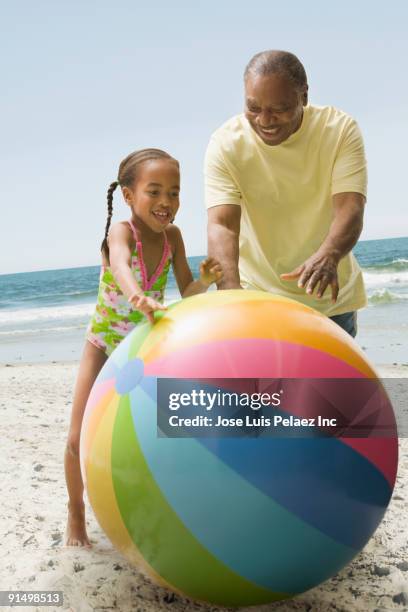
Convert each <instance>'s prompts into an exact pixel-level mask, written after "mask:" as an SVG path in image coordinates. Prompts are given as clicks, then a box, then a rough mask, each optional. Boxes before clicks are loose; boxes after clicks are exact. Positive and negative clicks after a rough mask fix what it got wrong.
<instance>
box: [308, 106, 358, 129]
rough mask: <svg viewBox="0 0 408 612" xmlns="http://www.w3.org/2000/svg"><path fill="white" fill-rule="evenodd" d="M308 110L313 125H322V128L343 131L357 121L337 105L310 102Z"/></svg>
mask: <svg viewBox="0 0 408 612" xmlns="http://www.w3.org/2000/svg"><path fill="white" fill-rule="evenodd" d="M307 112H308V116H309V123H310V126H311V127H317V126H320V127H321V128H322V129H328V130H332V131H337V130H339V131H342V130H344V129H345V128H347V127H349V126H350V125H353V124H355V123H356V121H355V119H354V118H353V117H352V116H351V115H349V114H348V113H346V112H345V111H343V110H340V109H339V108H337V107H335V106H318V105H316V104H309V106H308V107H307Z"/></svg>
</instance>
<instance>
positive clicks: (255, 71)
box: [244, 50, 307, 89]
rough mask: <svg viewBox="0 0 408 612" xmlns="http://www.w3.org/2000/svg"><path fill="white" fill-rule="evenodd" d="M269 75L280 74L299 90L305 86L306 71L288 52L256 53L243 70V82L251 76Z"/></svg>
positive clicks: (270, 51)
mask: <svg viewBox="0 0 408 612" xmlns="http://www.w3.org/2000/svg"><path fill="white" fill-rule="evenodd" d="M269 74H281V75H283V76H285V77H286V78H287V79H289V80H290V81H291V82H292V83H293V84H294V85H295V86H296V87H298V88H299V89H303V88H304V87H305V86H307V76H306V71H305V69H304V67H303V64H302V62H301V61H300V60H299V59H298V58H297V57H296V55H294V54H293V53H289V51H279V50H269V51H261V52H260V53H257V54H256V55H254V57H253V58H252V59H251V60H250V61H249V63H248V65H247V67H246V68H245V72H244V80H245V81H247V79H248V78H249V77H252V76H266V75H269Z"/></svg>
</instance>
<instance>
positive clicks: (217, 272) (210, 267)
mask: <svg viewBox="0 0 408 612" xmlns="http://www.w3.org/2000/svg"><path fill="white" fill-rule="evenodd" d="M222 277H223V272H222V268H221V264H220V263H219V261H218V260H217V259H215V257H207V259H204V261H202V262H201V264H200V281H201V282H202V283H203V285H206V286H207V287H209V286H210V285H212V283H218V281H220V280H221V279H222Z"/></svg>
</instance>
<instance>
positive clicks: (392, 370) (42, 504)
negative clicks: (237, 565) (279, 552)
mask: <svg viewBox="0 0 408 612" xmlns="http://www.w3.org/2000/svg"><path fill="white" fill-rule="evenodd" d="M77 367H78V364H77V363H52V364H37V365H18V366H2V367H0V416H1V424H2V438H1V440H2V443H1V455H0V476H1V483H2V505H1V524H0V538H1V539H0V541H1V553H0V559H1V561H0V576H1V578H0V587H1V589H2V590H17V589H24V590H38V589H47V590H62V591H63V593H64V605H63V607H62V608H44V607H43V608H37V607H31V608H23V609H26V610H27V609H30V610H40V609H41V610H52V609H55V610H61V609H64V610H73V611H75V612H88V611H91V610H94V611H97V612H102V611H104V610H120V611H121V612H128V611H129V612H130V611H134V612H137V611H138V612H151V611H162V610H167V611H171V612H180V611H181V610H185V611H190V610H191V611H193V610H197V611H200V612H209V611H210V610H211V611H212V612H215V611H216V610H221V609H223V610H225V608H217V607H214V606H206V605H204V604H198V603H194V602H192V601H189V600H187V599H183V598H181V597H179V596H176V598H175V599H174V601H172V602H167V601H166V594H167V592H166V591H165V590H163V589H162V588H159V587H157V586H155V585H154V584H152V583H151V582H150V581H149V580H148V579H146V578H145V577H144V576H143V575H141V574H140V573H139V572H138V570H137V569H135V568H133V567H131V566H129V565H128V563H127V562H126V560H125V559H124V558H123V557H122V556H121V555H120V554H119V553H117V552H116V551H115V550H113V548H112V546H111V544H110V543H109V541H108V540H107V539H106V537H105V536H104V534H103V533H102V531H101V529H100V528H99V526H98V524H97V522H96V520H95V518H94V516H93V514H92V511H91V510H90V509H89V508H88V530H89V531H88V532H89V534H90V537H91V539H92V541H93V543H94V544H93V548H92V550H86V549H74V548H64V547H63V541H62V540H63V534H64V530H65V518H66V501H67V499H66V490H65V481H64V472H63V452H64V445H65V439H66V432H67V427H68V422H69V416H70V409H71V395H72V389H73V384H74V379H75V375H76V371H77ZM380 372H381V375H382V376H384V377H407V376H408V367H403V366H398V367H391V366H386V367H383V368H380ZM407 483H408V440H407V439H403V440H401V442H400V465H399V473H398V478H397V483H396V487H395V491H394V495H393V498H392V501H391V504H390V506H389V509H388V510H387V513H386V515H385V518H384V520H383V522H382V524H381V525H380V527H379V528H378V530H377V532H376V533H375V535H374V537H373V538H372V539H371V540H370V542H369V543H368V544H367V546H366V547H365V549H364V550H363V551H362V552H361V553H360V554H359V555H358V556H357V557H356V558H355V559H354V561H353V562H352V563H351V564H350V565H348V566H347V567H346V568H344V569H343V570H342V571H341V572H340V573H339V574H338V575H336V576H335V577H334V578H332V579H331V580H329V581H327V582H325V583H324V584H323V585H321V586H319V587H317V588H315V589H313V590H311V591H309V592H307V593H305V594H303V595H301V596H299V597H297V598H295V599H293V600H291V601H289V602H282V603H278V604H270V605H266V606H258V607H253V608H246V610H249V609H250V610H252V611H255V610H256V611H259V612H261V611H262V612H265V611H267V610H268V611H269V610H270V611H272V610H278V611H279V612H283V611H285V612H286V611H288V612H289V611H292V610H302V611H310V612H328V611H331V610H336V611H342V612H357V611H358V612H360V611H361V612H369V611H370V612H371V611H378V612H380V611H388V610H400V611H403V610H408V529H407V508H408V488H407ZM3 609H5V610H6V609H8V608H3ZM10 609H11V608H10ZM241 610H243V609H241Z"/></svg>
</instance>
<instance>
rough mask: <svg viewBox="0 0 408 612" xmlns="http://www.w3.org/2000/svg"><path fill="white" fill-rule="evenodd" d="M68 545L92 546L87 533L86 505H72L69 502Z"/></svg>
mask: <svg viewBox="0 0 408 612" xmlns="http://www.w3.org/2000/svg"><path fill="white" fill-rule="evenodd" d="M65 537H66V542H65V544H66V546H91V542H90V540H89V538H88V535H87V533H86V526H85V506H84V505H83V504H82V505H81V506H75V507H73V506H71V505H70V504H68V521H67V531H66V536H65Z"/></svg>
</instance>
